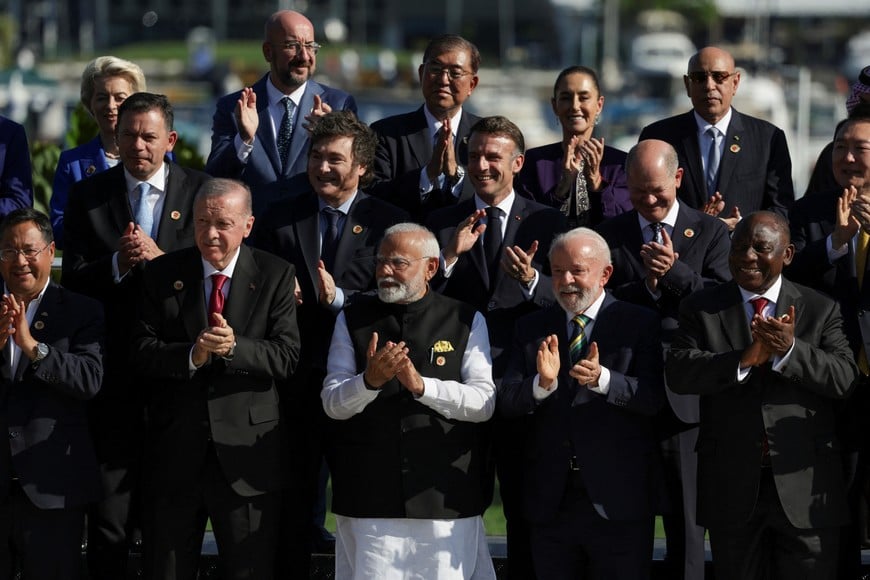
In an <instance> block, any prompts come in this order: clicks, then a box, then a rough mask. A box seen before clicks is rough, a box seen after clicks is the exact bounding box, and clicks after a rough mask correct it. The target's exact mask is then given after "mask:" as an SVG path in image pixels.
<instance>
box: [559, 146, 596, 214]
mask: <svg viewBox="0 0 870 580" xmlns="http://www.w3.org/2000/svg"><path fill="white" fill-rule="evenodd" d="M603 157H604V139H596V138H594V137H593V138H591V139H584V138H583V137H582V136H581V135H574V136H573V137H571V140H570V141H569V142H568V146H567V147H566V148H565V156H564V157H563V158H562V181H561V183H560V184H559V187H557V191H556V196H557V197H559V199H563V200H564V199H567V197H568V194H569V193H570V192H571V191H572V188H573V187H574V182H575V181H576V180H577V174H578V173H580V171H581V170H582V171H583V177H584V178H585V179H586V183H587V189H588V191H598V190H600V189H601V182H602V177H601V159H602V158H603Z"/></svg>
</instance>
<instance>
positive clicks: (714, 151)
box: [707, 127, 722, 195]
mask: <svg viewBox="0 0 870 580" xmlns="http://www.w3.org/2000/svg"><path fill="white" fill-rule="evenodd" d="M707 135H709V136H710V139H711V141H712V143H711V144H710V151H709V152H708V153H707V195H713V194H714V193H716V181H717V178H718V176H719V160H720V158H721V156H722V153H721V152H720V151H719V140H720V139H721V138H722V133H720V132H719V129H717V128H716V127H710V128H709V129H707Z"/></svg>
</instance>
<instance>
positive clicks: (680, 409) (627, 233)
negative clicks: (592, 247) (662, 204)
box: [597, 203, 731, 423]
mask: <svg viewBox="0 0 870 580" xmlns="http://www.w3.org/2000/svg"><path fill="white" fill-rule="evenodd" d="M597 229H598V232H599V233H600V234H601V235H602V236H603V237H604V239H605V240H607V245H608V246H610V255H611V260H612V262H613V274H612V275H611V276H610V280H609V281H608V283H607V288H608V289H609V290H610V291H611V292H613V295H614V296H616V297H617V298H620V299H622V300H627V301H629V302H633V303H635V304H640V305H642V306H647V307H648V308H652V309H654V310H656V311H657V312H658V313H659V316H660V317H661V319H662V339H663V341H664V346H665V348H667V347H668V346H669V345H670V342H671V340H672V338H673V335H674V332H675V331H676V329H677V315H678V311H679V306H680V302H681V301H682V300H683V299H684V298H686V297H687V296H689V295H690V294H691V293H692V292H695V291H696V290H700V289H701V288H705V287H709V286H715V285H717V284H721V283H722V282H725V281H727V280H730V279H731V273H730V271H729V270H728V252H729V250H730V246H731V241H730V240H729V238H728V229H727V228H726V227H725V224H724V223H723V222H722V220H719V219H716V218H714V217H712V216H709V215H706V214H704V213H703V212H701V211H698V210H696V209H692V208H691V207H688V206H687V205H686V204H683V203H681V204H680V206H679V213H678V214H677V220H676V222H675V223H674V232H673V236H672V241H673V245H674V251H675V252H677V253H678V254H679V259H678V260H677V261H676V262H674V265H673V267H672V268H671V269H670V270H668V272H667V273H666V274H665V275H664V276H663V277H662V279H661V280H660V281H659V286H658V288H659V290H660V292H661V296H660V297H659V298H658V299H657V300H656V299H654V298H653V297H652V295H651V294H650V293H649V291H648V290H647V288H646V282H645V279H646V272H645V270H644V265H643V259H642V258H641V257H640V247H641V246H642V245H643V237H642V232H641V230H640V224H639V222H638V217H637V211H635V210H631V211H630V212H627V213H624V214H621V215H618V216H616V217H614V218H611V219H609V220H607V221H605V222H604V223H602V224H601V225H599V226H598V228H597ZM667 394H668V401H669V402H670V404H671V408H672V409H673V411H674V413H675V414H676V415H677V417H678V418H679V419H680V420H681V421H682V422H684V423H697V422H698V421H699V418H700V417H699V410H698V397H697V396H695V395H677V394H675V393H672V392H670V391H667Z"/></svg>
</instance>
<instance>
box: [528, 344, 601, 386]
mask: <svg viewBox="0 0 870 580" xmlns="http://www.w3.org/2000/svg"><path fill="white" fill-rule="evenodd" d="M535 364H536V366H537V370H538V386H540V387H541V388H542V389H546V390H548V391H549V390H552V388H553V386H554V385H555V384H556V377H558V376H559V368H560V364H561V363H560V361H559V337H558V336H556V335H555V334H551V335H550V336H548V337H547V338H545V339H544V340H543V341H542V342H541V345H540V346H539V347H538V356H537V358H536V360H535ZM568 375H569V376H570V377H571V378H572V379H576V380H577V382H578V383H580V385H581V386H584V387H586V388H589V389H594V388H597V387H598V380H599V379H600V378H601V364H600V363H599V361H598V343H597V342H591V343H589V350H588V351H587V352H586V356H585V357H583V358H582V359H580V360H579V361H577V364H575V365H574V366H573V367H571V368H570V369H569V370H568Z"/></svg>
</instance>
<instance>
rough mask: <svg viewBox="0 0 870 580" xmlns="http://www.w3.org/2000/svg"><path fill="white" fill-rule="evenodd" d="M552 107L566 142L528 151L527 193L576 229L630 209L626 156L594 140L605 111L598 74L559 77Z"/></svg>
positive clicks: (523, 180)
mask: <svg viewBox="0 0 870 580" xmlns="http://www.w3.org/2000/svg"><path fill="white" fill-rule="evenodd" d="M550 102H551V104H552V106H553V112H554V113H555V114H556V118H558V119H559V123H560V124H561V125H562V141H561V142H560V143H551V144H550V145H544V146H543V147H535V148H534V149H529V150H528V151H527V152H526V159H525V163H524V164H523V168H522V171H521V172H520V187H521V188H522V190H523V191H522V193H523V194H524V195H526V196H528V197H531V198H533V199H535V200H537V201H539V202H541V203H545V204H547V205H550V206H552V207H555V208H559V209H561V210H562V213H564V214H565V215H566V216H567V217H568V224H569V226H570V227H572V228H574V227H577V226H594V225H596V224H598V223H600V222H601V221H603V220H604V219H605V218H609V217H613V216H615V215H617V214H620V213H623V212H625V211H628V210H630V209H631V202H630V201H629V198H628V189H627V187H626V184H625V167H624V165H625V157H626V154H625V152H624V151H620V150H619V149H614V148H613V147H608V146H606V145H605V144H604V139H598V138H595V137H593V136H592V135H593V132H594V131H595V125H596V124H598V119H599V117H600V115H601V110H602V109H603V108H604V96H602V95H601V89H600V88H599V85H598V75H596V74H595V71H594V70H592V69H591V68H587V67H585V66H572V67H569V68H566V69H565V70H563V71H562V72H560V73H559V76H558V77H557V78H556V84H555V86H554V87H553V98H552V99H551V101H550Z"/></svg>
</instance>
